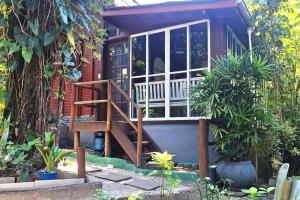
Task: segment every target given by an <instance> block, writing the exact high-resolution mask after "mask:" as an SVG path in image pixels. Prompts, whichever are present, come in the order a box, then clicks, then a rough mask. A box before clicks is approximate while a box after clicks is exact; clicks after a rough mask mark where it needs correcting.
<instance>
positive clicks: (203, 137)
mask: <svg viewBox="0 0 300 200" xmlns="http://www.w3.org/2000/svg"><path fill="white" fill-rule="evenodd" d="M199 173H200V177H202V178H203V177H208V123H207V120H206V119H200V121H199Z"/></svg>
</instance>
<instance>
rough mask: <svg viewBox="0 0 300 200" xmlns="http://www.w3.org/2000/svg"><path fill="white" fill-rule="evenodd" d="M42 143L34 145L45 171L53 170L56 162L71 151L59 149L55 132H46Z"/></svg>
mask: <svg viewBox="0 0 300 200" xmlns="http://www.w3.org/2000/svg"><path fill="white" fill-rule="evenodd" d="M44 138H45V139H44V143H38V144H35V147H36V148H37V150H38V151H39V153H40V154H41V156H42V157H43V161H44V163H45V165H46V171H47V172H54V171H55V168H56V167H57V165H58V163H59V162H60V161H61V160H62V159H63V158H64V157H66V156H67V155H68V154H70V153H71V152H65V151H61V150H59V148H58V147H57V146H56V139H55V134H54V133H51V132H46V133H45V137H44Z"/></svg>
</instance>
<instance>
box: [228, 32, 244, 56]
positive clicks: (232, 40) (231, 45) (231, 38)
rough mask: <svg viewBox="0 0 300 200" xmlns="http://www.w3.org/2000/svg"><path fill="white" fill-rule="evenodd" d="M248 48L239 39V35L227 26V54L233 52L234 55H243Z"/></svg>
mask: <svg viewBox="0 0 300 200" xmlns="http://www.w3.org/2000/svg"><path fill="white" fill-rule="evenodd" d="M245 50H246V48H245V46H244V45H243V44H242V42H241V41H240V40H239V38H238V37H237V35H236V34H235V33H234V32H233V30H232V29H231V28H230V27H229V26H228V27H227V54H229V53H232V54H233V55H234V56H241V55H242V54H243V53H244V52H245Z"/></svg>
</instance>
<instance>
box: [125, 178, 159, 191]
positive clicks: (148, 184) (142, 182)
mask: <svg viewBox="0 0 300 200" xmlns="http://www.w3.org/2000/svg"><path fill="white" fill-rule="evenodd" d="M124 184H125V185H130V186H133V187H136V188H140V189H143V190H154V189H156V188H158V187H160V183H158V182H156V181H153V180H149V179H132V180H131V181H128V182H126V183H124Z"/></svg>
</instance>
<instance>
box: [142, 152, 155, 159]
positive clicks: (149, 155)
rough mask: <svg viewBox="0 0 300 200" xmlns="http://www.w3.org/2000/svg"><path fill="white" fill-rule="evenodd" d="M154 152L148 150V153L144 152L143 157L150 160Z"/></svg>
mask: <svg viewBox="0 0 300 200" xmlns="http://www.w3.org/2000/svg"><path fill="white" fill-rule="evenodd" d="M152 153H153V152H147V153H143V158H144V159H145V160H150V159H151V155H152Z"/></svg>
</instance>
